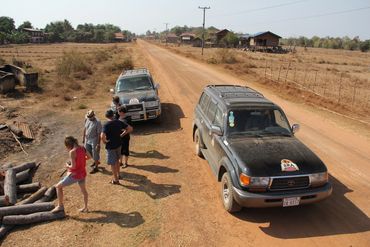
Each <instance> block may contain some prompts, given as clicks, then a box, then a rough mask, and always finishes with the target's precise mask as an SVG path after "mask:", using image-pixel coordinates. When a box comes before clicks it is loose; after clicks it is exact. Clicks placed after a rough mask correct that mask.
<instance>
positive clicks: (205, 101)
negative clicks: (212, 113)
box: [199, 93, 209, 112]
mask: <svg viewBox="0 0 370 247" xmlns="http://www.w3.org/2000/svg"><path fill="white" fill-rule="evenodd" d="M208 102H209V96H208V95H207V94H205V93H203V94H202V97H201V98H200V101H199V105H200V108H201V109H202V110H203V112H206V108H207V105H208Z"/></svg>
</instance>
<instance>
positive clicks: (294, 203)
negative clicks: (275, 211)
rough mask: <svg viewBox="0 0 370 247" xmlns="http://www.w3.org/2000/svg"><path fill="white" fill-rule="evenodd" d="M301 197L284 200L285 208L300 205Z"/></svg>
mask: <svg viewBox="0 0 370 247" xmlns="http://www.w3.org/2000/svg"><path fill="white" fill-rule="evenodd" d="M300 200H301V198H300V197H290V198H284V199H283V207H291V206H297V205H299V201H300Z"/></svg>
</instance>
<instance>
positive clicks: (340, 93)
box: [338, 73, 343, 104]
mask: <svg viewBox="0 0 370 247" xmlns="http://www.w3.org/2000/svg"><path fill="white" fill-rule="evenodd" d="M342 78H343V73H341V74H340V79H339V90H338V91H339V92H338V104H339V103H340V97H341V96H342Z"/></svg>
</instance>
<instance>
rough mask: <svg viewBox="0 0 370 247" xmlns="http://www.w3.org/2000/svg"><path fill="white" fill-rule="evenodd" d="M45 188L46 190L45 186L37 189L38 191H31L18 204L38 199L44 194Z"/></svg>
mask: <svg viewBox="0 0 370 247" xmlns="http://www.w3.org/2000/svg"><path fill="white" fill-rule="evenodd" d="M46 190H47V188H46V187H42V188H41V189H39V190H38V191H36V192H35V193H33V194H32V195H31V196H30V197H28V198H27V199H25V200H23V201H21V202H19V203H18V205H23V204H29V203H33V202H35V201H37V200H39V199H40V198H41V197H42V196H43V195H44V193H45V192H46Z"/></svg>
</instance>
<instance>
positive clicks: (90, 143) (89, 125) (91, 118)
mask: <svg viewBox="0 0 370 247" xmlns="http://www.w3.org/2000/svg"><path fill="white" fill-rule="evenodd" d="M101 132H102V125H101V122H100V121H99V120H98V119H97V118H96V116H95V112H94V111H93V110H89V111H88V112H87V114H86V119H85V127H84V131H83V137H82V140H83V141H82V142H83V143H84V144H85V148H86V150H87V152H89V153H90V155H91V156H92V157H93V160H94V163H93V165H92V166H93V169H92V170H91V171H90V173H91V174H93V173H96V172H97V171H99V170H98V166H99V164H100V134H101Z"/></svg>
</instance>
